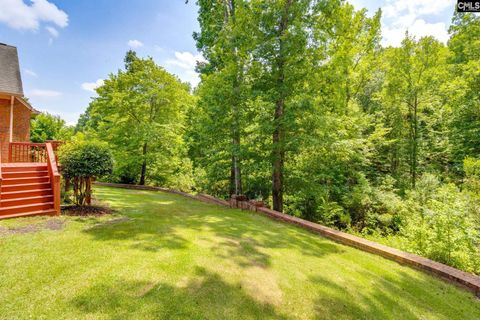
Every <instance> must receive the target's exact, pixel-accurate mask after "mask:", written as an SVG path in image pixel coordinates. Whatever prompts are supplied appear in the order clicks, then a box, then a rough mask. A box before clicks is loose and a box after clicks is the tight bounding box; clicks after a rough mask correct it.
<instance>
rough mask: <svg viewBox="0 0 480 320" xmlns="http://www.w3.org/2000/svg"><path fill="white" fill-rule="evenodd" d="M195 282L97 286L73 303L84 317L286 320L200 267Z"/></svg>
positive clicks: (84, 292) (123, 282) (130, 283)
mask: <svg viewBox="0 0 480 320" xmlns="http://www.w3.org/2000/svg"><path fill="white" fill-rule="evenodd" d="M194 276H195V277H194V279H190V280H189V281H187V282H185V283H181V282H180V283H178V284H177V285H175V286H172V285H170V284H165V283H152V282H145V281H132V280H119V281H117V282H115V283H111V284H108V285H107V284H101V285H95V286H92V287H89V288H87V289H86V290H84V291H83V292H81V293H80V294H79V295H78V296H77V297H75V298H74V299H73V300H72V301H71V303H72V304H73V306H75V307H76V309H77V310H79V311H80V312H81V313H83V315H84V316H90V317H92V318H95V317H97V316H100V317H102V318H107V319H139V318H144V317H146V318H152V319H286V318H285V317H284V316H282V315H280V314H277V313H276V312H275V310H274V308H273V307H272V306H271V305H269V304H262V303H259V302H257V301H255V300H253V299H252V298H251V297H250V296H249V295H247V294H246V293H245V292H244V291H243V290H242V288H241V287H240V286H237V285H232V284H229V283H226V282H225V281H223V280H222V278H221V277H220V276H219V275H218V274H215V273H211V272H208V271H206V270H205V269H203V268H197V269H196V272H195V274H194Z"/></svg>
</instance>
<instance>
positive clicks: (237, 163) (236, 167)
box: [225, 0, 243, 195]
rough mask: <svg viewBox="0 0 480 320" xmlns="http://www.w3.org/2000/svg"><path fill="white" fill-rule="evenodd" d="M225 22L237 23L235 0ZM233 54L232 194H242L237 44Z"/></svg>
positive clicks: (230, 4)
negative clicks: (234, 64)
mask: <svg viewBox="0 0 480 320" xmlns="http://www.w3.org/2000/svg"><path fill="white" fill-rule="evenodd" d="M225 12H226V14H225V23H228V20H229V19H231V21H232V23H233V24H234V25H235V24H236V19H235V18H236V17H235V1H234V0H230V1H228V2H226V8H225ZM232 54H233V56H234V57H235V61H237V65H236V68H237V69H236V71H235V72H236V74H235V78H234V82H233V87H232V94H233V96H232V100H231V102H232V105H231V111H232V132H231V133H232V172H231V174H232V175H231V189H230V194H235V195H240V194H242V192H243V190H242V171H241V159H240V150H241V149H240V148H241V146H240V144H241V137H240V106H239V101H240V85H241V83H242V80H243V75H242V72H243V71H242V70H243V66H242V62H241V61H240V58H239V57H238V48H237V47H236V46H232Z"/></svg>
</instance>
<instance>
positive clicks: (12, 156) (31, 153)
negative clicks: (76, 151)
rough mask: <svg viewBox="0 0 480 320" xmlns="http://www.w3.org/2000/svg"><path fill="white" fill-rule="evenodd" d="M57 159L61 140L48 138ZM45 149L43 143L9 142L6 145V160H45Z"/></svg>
mask: <svg viewBox="0 0 480 320" xmlns="http://www.w3.org/2000/svg"><path fill="white" fill-rule="evenodd" d="M47 143H50V144H51V146H52V150H53V152H54V154H55V160H56V161H57V162H58V159H57V150H58V147H59V146H60V145H61V144H62V143H63V142H62V141H55V140H49V141H47ZM47 160H48V157H47V149H46V144H45V143H32V142H10V143H9V146H8V162H47Z"/></svg>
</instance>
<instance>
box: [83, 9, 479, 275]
mask: <svg viewBox="0 0 480 320" xmlns="http://www.w3.org/2000/svg"><path fill="white" fill-rule="evenodd" d="M197 2H198V6H199V13H198V21H199V24H200V31H199V32H195V33H194V34H193V38H194V40H195V41H196V44H197V47H198V50H199V51H200V52H201V53H202V54H203V56H204V57H205V62H201V63H198V65H197V71H198V72H199V73H200V75H201V82H200V84H199V86H198V87H196V88H191V87H190V86H189V85H188V84H185V83H182V82H181V81H180V80H179V79H178V78H177V77H175V76H173V75H171V74H169V73H168V72H167V71H165V69H164V68H162V67H161V66H158V65H156V64H155V62H154V61H153V59H151V58H141V57H138V56H137V55H136V53H135V52H133V51H129V52H128V53H127V55H126V57H125V68H124V69H122V70H119V71H118V72H117V73H112V74H111V75H110V76H109V78H108V79H107V80H106V81H105V83H104V85H103V86H101V87H100V88H98V89H97V93H98V96H97V97H96V98H94V99H93V100H92V102H91V104H90V106H89V107H88V109H87V111H86V112H85V114H83V115H82V116H81V118H80V120H79V122H78V124H77V126H76V128H75V132H76V133H77V136H80V137H89V138H92V139H93V138H96V139H99V140H102V141H105V142H107V143H108V144H109V146H110V148H111V149H112V152H113V155H114V158H115V169H114V174H113V175H112V176H111V177H110V178H109V179H110V180H112V181H117V182H123V183H139V184H152V185H161V186H165V187H172V188H177V189H182V190H189V191H202V192H206V193H210V194H212V195H215V196H219V197H223V198H228V197H229V196H231V195H246V196H247V197H249V198H250V199H262V200H264V201H265V202H266V203H267V204H268V205H269V206H271V207H272V208H274V209H276V210H280V211H284V212H285V213H288V214H291V215H295V216H299V217H302V218H305V219H308V220H311V221H315V222H319V223H322V224H325V225H329V226H333V227H335V228H339V229H343V230H347V231H349V232H353V233H357V234H361V235H363V236H365V237H369V238H372V239H375V240H377V241H380V242H384V243H387V244H389V245H392V246H396V247H399V248H401V249H404V250H408V251H410V252H414V253H417V254H420V255H423V256H426V257H429V258H432V259H435V260H437V261H440V262H443V263H447V264H449V265H452V266H455V267H458V268H461V269H463V270H466V271H470V272H475V273H480V17H479V16H478V15H477V16H476V15H474V14H458V13H456V14H454V16H453V18H452V24H451V27H450V30H449V32H450V40H449V41H448V43H447V44H443V43H441V42H439V41H437V40H436V39H435V38H433V37H424V38H420V39H417V38H414V37H412V36H411V35H409V34H408V33H406V34H405V37H404V39H403V42H402V44H401V46H400V47H382V46H381V45H380V40H381V29H380V19H381V12H380V10H379V11H378V12H376V13H375V14H373V15H371V14H367V12H366V10H364V9H363V10H357V9H356V8H354V7H353V6H352V5H350V4H348V3H345V2H343V1H339V0H323V1H314V0H297V1H292V0H275V1H265V0H251V1H246V0H226V1H220V0H218V1H214V0H213V1H212V0H199V1H197Z"/></svg>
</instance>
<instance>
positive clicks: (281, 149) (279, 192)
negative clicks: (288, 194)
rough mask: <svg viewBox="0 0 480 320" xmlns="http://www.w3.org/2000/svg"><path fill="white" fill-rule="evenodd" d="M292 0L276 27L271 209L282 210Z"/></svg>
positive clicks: (286, 6)
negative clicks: (286, 37) (286, 39)
mask: <svg viewBox="0 0 480 320" xmlns="http://www.w3.org/2000/svg"><path fill="white" fill-rule="evenodd" d="M291 4H292V0H288V1H287V2H286V4H285V8H284V9H285V10H284V12H283V15H282V17H281V19H280V24H279V28H278V36H277V37H278V42H279V49H278V50H279V52H278V57H277V62H276V64H277V72H278V76H277V81H276V87H277V88H276V89H277V94H278V96H277V99H276V101H275V113H274V118H273V121H274V129H273V135H272V140H273V150H272V158H273V172H272V200H273V210H277V211H280V212H282V211H283V167H284V162H285V146H284V144H285V141H284V140H285V129H284V124H283V116H284V113H285V88H284V85H285V83H284V82H285V55H286V52H284V51H285V48H284V43H283V37H284V34H285V32H286V30H287V28H288V14H289V9H290V5H291Z"/></svg>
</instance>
